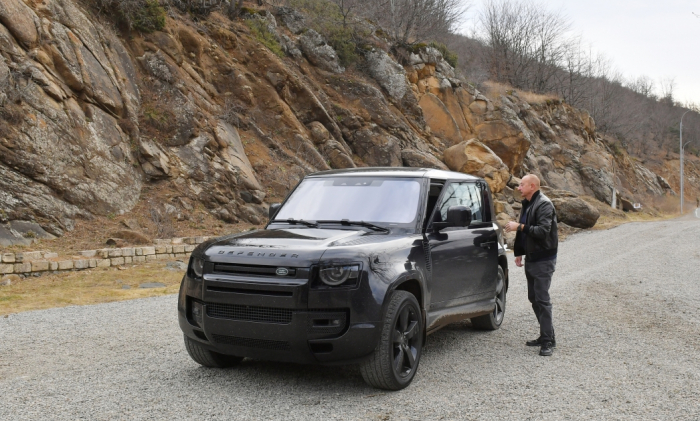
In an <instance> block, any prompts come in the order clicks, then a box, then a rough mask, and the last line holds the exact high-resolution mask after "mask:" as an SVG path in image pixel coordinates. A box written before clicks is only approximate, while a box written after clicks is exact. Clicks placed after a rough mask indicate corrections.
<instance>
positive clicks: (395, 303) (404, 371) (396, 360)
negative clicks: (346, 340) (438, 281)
mask: <svg viewBox="0 0 700 421" xmlns="http://www.w3.org/2000/svg"><path fill="white" fill-rule="evenodd" d="M423 329H424V326H423V316H422V313H421V311H420V306H419V305H418V300H416V297H414V296H413V294H410V293H408V292H406V291H395V292H394V293H393V294H392V295H391V301H390V302H389V305H388V307H387V310H386V314H385V315H384V322H383V325H382V334H381V337H380V339H379V343H377V347H376V348H375V349H374V353H373V354H372V356H371V357H370V358H369V359H368V360H366V361H365V362H363V363H362V364H361V365H360V372H361V373H362V378H364V379H365V382H367V383H368V384H369V385H370V386H373V387H376V388H379V389H387V390H400V389H403V388H404V387H406V386H408V385H409V384H411V381H412V380H413V377H415V375H416V371H417V370H418V363H419V362H420V356H421V351H422V350H423Z"/></svg>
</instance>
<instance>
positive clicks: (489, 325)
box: [472, 266, 506, 330]
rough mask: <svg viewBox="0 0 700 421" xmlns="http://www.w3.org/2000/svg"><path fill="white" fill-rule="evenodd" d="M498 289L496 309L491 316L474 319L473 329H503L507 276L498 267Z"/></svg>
mask: <svg viewBox="0 0 700 421" xmlns="http://www.w3.org/2000/svg"><path fill="white" fill-rule="evenodd" d="M497 283H498V288H499V290H498V291H496V308H494V309H493V311H492V312H491V313H489V314H484V315H483V316H479V317H474V318H472V327H474V328H476V329H483V330H496V329H498V328H499V327H501V323H503V319H504V318H505V315H506V275H505V274H504V272H503V268H502V267H500V266H499V267H498V281H497Z"/></svg>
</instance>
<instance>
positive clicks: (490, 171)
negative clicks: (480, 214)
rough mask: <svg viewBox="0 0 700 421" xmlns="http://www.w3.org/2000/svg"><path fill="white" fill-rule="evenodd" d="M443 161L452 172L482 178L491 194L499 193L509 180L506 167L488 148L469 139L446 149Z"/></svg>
mask: <svg viewBox="0 0 700 421" xmlns="http://www.w3.org/2000/svg"><path fill="white" fill-rule="evenodd" d="M444 157H445V158H444V159H445V163H446V164H447V166H448V167H449V168H450V169H451V170H452V171H459V172H463V173H466V174H471V175H475V176H478V177H482V178H484V179H485V180H486V182H487V183H488V184H489V186H490V187H491V191H492V192H493V193H499V192H500V191H501V190H503V188H504V187H505V186H506V183H507V182H508V180H509V179H510V173H509V172H508V167H507V166H506V165H505V164H504V163H503V161H502V160H501V158H499V157H498V156H497V155H496V154H495V153H494V152H493V151H492V150H491V149H489V147H488V146H486V145H484V144H483V143H481V142H479V141H478V140H476V139H471V140H467V141H464V142H462V143H459V144H457V145H454V146H452V147H451V148H448V149H446V150H445V152H444Z"/></svg>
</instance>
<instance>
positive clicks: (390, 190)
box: [275, 177, 421, 224]
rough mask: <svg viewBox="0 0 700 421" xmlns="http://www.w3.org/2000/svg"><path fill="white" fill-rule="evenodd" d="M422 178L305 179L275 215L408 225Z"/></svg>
mask: <svg viewBox="0 0 700 421" xmlns="http://www.w3.org/2000/svg"><path fill="white" fill-rule="evenodd" d="M420 186H421V184H420V182H419V179H413V178H376V177H334V178H310V179H306V180H304V181H303V182H302V183H301V184H300V185H299V187H297V188H296V190H294V193H292V195H291V196H290V197H289V199H288V200H287V202H286V203H285V204H284V206H283V207H282V209H280V210H279V212H278V213H277V215H276V216H275V219H276V220H280V219H289V218H292V219H304V220H306V221H323V220H333V221H340V220H342V219H347V220H350V221H365V222H375V223H396V224H407V223H410V222H413V221H414V220H415V219H416V215H417V213H418V212H417V211H418V201H419V199H420Z"/></svg>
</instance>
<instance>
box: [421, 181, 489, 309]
mask: <svg viewBox="0 0 700 421" xmlns="http://www.w3.org/2000/svg"><path fill="white" fill-rule="evenodd" d="M470 186H472V187H474V186H475V184H474V183H467V182H448V183H447V184H446V185H445V187H444V188H443V192H442V194H441V195H440V199H439V200H438V204H437V205H436V207H435V211H434V212H433V216H432V219H431V222H430V223H429V225H428V229H427V232H426V241H427V242H428V245H429V252H430V258H431V267H432V276H431V288H430V294H431V298H430V302H431V307H433V308H436V309H437V308H442V307H451V306H455V305H460V304H464V303H466V302H468V301H469V299H468V297H470V296H473V295H475V294H477V293H478V292H479V290H480V289H481V287H482V285H481V284H482V282H481V280H482V278H483V276H484V263H483V262H481V260H482V259H483V257H484V254H485V253H484V250H485V249H483V248H481V247H480V244H479V240H480V239H481V240H483V238H482V237H483V235H484V232H483V231H481V230H475V229H472V228H468V227H451V228H444V229H442V230H440V231H439V232H437V231H435V230H434V229H432V223H433V222H440V221H444V220H445V219H446V218H447V209H448V208H449V207H450V206H460V205H461V206H468V207H470V208H472V200H473V195H474V191H473V189H472V188H470ZM473 217H478V214H477V215H474V216H473Z"/></svg>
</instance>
